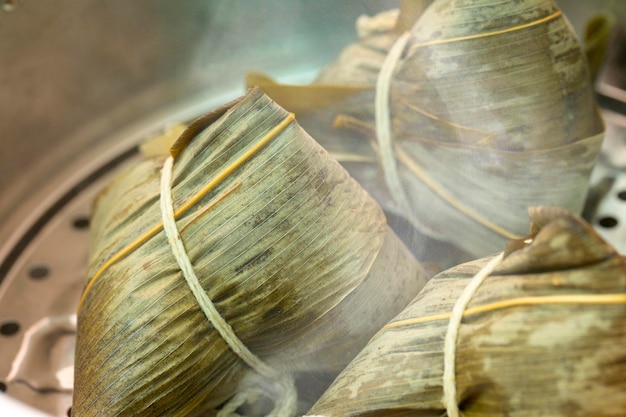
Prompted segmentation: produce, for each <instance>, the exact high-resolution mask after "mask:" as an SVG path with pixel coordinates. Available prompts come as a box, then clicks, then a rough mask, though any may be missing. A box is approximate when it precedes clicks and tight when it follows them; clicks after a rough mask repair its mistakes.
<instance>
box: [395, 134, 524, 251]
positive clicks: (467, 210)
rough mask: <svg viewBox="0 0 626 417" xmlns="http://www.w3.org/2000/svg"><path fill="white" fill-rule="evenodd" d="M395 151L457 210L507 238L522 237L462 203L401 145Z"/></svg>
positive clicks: (420, 177) (404, 162) (408, 166)
mask: <svg viewBox="0 0 626 417" xmlns="http://www.w3.org/2000/svg"><path fill="white" fill-rule="evenodd" d="M395 151H396V156H397V158H398V160H399V161H400V162H401V163H402V164H403V165H404V166H405V167H407V168H408V169H409V171H411V172H412V173H413V174H415V176H417V177H418V178H419V179H420V180H421V181H422V182H423V183H424V184H425V185H426V186H427V187H428V188H430V189H431V190H433V191H434V192H435V193H436V194H437V195H438V196H439V197H441V199H442V200H444V201H445V202H446V203H448V204H450V205H451V206H452V207H454V208H455V209H456V210H457V211H459V212H461V213H463V214H464V215H465V216H467V217H468V218H470V219H472V220H474V221H475V222H476V223H478V224H481V225H482V226H484V227H486V228H487V229H489V230H491V231H493V232H495V233H497V234H499V235H500V236H503V237H505V238H507V239H520V238H521V236H519V235H516V234H515V233H512V232H510V231H508V230H507V229H505V228H503V227H500V226H498V225H497V224H495V223H493V222H492V221H490V220H489V219H487V218H485V217H483V216H481V215H480V214H478V213H476V212H475V211H474V210H472V209H470V208H469V207H467V206H465V205H464V204H463V203H461V202H460V201H459V200H457V199H456V197H454V196H453V195H452V194H450V193H448V192H447V191H446V189H445V188H443V187H442V186H440V185H439V184H438V183H437V182H435V181H434V180H433V179H432V178H431V177H430V176H429V175H428V174H427V173H426V171H424V170H423V169H422V167H420V166H419V165H418V164H417V163H415V161H414V160H413V159H412V158H411V157H410V156H409V155H407V154H406V153H405V152H404V151H403V150H402V149H401V148H400V147H398V146H396V147H395Z"/></svg>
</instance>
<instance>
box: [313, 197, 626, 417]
mask: <svg viewBox="0 0 626 417" xmlns="http://www.w3.org/2000/svg"><path fill="white" fill-rule="evenodd" d="M530 215H531V219H532V223H531V224H532V227H531V231H532V234H531V235H530V236H529V237H528V238H527V239H525V240H523V241H516V242H515V241H513V242H511V244H509V245H508V248H507V249H506V250H505V251H504V252H503V254H501V255H499V256H497V257H493V258H490V259H481V260H479V261H474V262H471V263H467V264H463V265H460V266H458V267H455V268H453V269H450V270H448V271H445V272H443V273H441V274H439V275H437V276H436V277H434V278H433V279H432V280H430V281H429V283H428V284H427V285H426V287H425V288H424V289H423V290H422V292H421V293H420V294H419V295H418V296H417V297H416V298H415V300H414V301H413V302H412V303H411V304H410V305H409V306H408V307H407V308H406V309H405V310H404V311H403V312H402V313H400V314H399V315H398V316H397V317H396V318H394V319H393V320H392V321H391V322H390V323H389V324H387V325H386V326H385V327H383V328H382V329H381V331H380V332H379V333H378V334H377V335H376V336H375V337H374V338H373V339H372V340H371V341H370V343H369V344H368V346H367V347H366V348H365V349H364V350H363V351H362V352H361V353H360V354H359V355H358V356H357V357H356V358H355V359H354V360H353V361H352V363H351V364H350V365H349V366H348V367H347V368H346V369H345V370H344V372H342V373H341V375H340V376H339V377H338V378H337V380H336V381H335V382H334V383H333V384H332V386H331V387H330V388H329V390H328V391H327V392H326V393H325V394H324V395H323V396H322V398H321V399H320V400H319V401H318V403H316V404H315V406H314V407H313V408H312V410H310V414H311V415H317V416H333V417H339V416H368V417H374V416H386V417H387V416H398V417H399V416H417V415H419V416H423V417H429V416H432V417H440V416H442V415H445V414H446V412H447V415H448V416H449V417H457V416H459V415H463V416H466V417H478V416H503V415H506V416H511V417H516V416H551V417H559V416H563V417H566V416H567V417H570V416H574V415H581V416H582V415H584V416H589V417H592V416H597V417H600V416H602V417H609V416H615V417H617V416H624V415H626V378H624V375H626V360H624V359H625V358H626V356H625V351H624V341H625V340H626V262H625V260H624V258H623V257H622V256H620V255H619V254H618V253H617V252H616V251H615V250H614V249H613V248H611V247H610V246H609V245H608V244H606V243H605V242H604V241H603V240H602V239H601V238H600V237H599V236H598V235H597V234H596V233H595V232H594V231H593V229H592V228H591V227H590V226H589V225H587V224H586V223H584V221H583V220H581V219H580V218H579V217H577V216H575V215H572V214H570V213H569V212H565V211H564V210H562V209H555V208H547V207H541V208H534V209H531V211H530ZM459 411H460V414H459Z"/></svg>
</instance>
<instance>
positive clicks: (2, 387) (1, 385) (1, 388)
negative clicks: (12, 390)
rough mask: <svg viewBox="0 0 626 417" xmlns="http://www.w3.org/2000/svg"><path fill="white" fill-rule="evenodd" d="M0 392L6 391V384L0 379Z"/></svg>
mask: <svg viewBox="0 0 626 417" xmlns="http://www.w3.org/2000/svg"><path fill="white" fill-rule="evenodd" d="M0 392H7V384H5V383H4V382H2V381H0Z"/></svg>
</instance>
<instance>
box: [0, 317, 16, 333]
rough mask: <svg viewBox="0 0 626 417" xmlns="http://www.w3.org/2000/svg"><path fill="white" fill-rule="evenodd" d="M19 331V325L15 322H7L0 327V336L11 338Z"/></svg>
mask: <svg viewBox="0 0 626 417" xmlns="http://www.w3.org/2000/svg"><path fill="white" fill-rule="evenodd" d="M19 331H20V324H19V323H18V322H17V321H15V320H7V321H5V322H3V323H2V325H0V334H1V335H2V336H13V335H14V334H16V333H17V332H19Z"/></svg>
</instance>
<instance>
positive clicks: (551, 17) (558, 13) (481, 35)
mask: <svg viewBox="0 0 626 417" xmlns="http://www.w3.org/2000/svg"><path fill="white" fill-rule="evenodd" d="M561 14H562V13H561V11H560V10H557V11H556V12H554V13H552V14H551V15H549V16H546V17H543V18H541V19H537V20H535V21H532V22H528V23H524V24H522V25H518V26H512V27H510V28H506V29H501V30H495V31H493V32H486V33H479V34H476V35H467V36H459V37H457V38H449V39H437V40H434V41H429V42H423V43H417V44H414V45H413V46H412V48H421V47H424V46H432V45H442V44H446V43H452V42H460V41H468V40H472V39H479V38H485V37H488V36H495V35H501V34H503V33H509V32H515V31H518V30H522V29H526V28H529V27H532V26H537V25H540V24H542V23H545V22H549V21H550V20H554V19H556V18H557V17H559V16H561Z"/></svg>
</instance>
